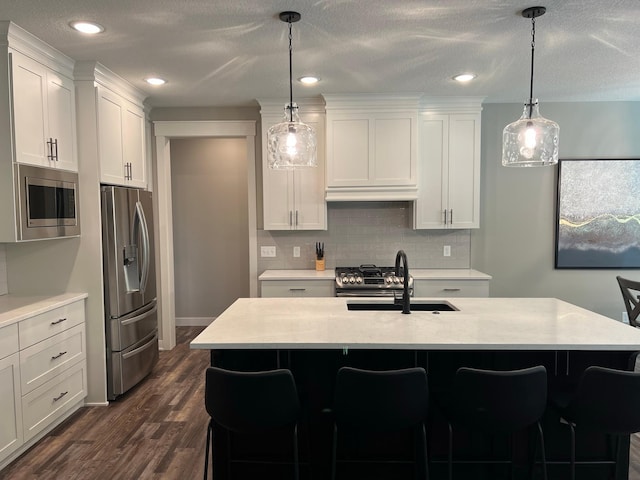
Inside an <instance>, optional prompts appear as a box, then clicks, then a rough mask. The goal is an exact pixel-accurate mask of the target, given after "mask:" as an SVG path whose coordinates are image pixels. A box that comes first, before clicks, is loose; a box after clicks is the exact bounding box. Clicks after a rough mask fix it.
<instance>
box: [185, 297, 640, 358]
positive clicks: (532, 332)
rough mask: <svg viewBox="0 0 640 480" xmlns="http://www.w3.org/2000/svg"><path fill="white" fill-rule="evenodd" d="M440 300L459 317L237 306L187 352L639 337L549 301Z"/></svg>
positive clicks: (253, 301)
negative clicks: (449, 306)
mask: <svg viewBox="0 0 640 480" xmlns="http://www.w3.org/2000/svg"><path fill="white" fill-rule="evenodd" d="M443 300H444V301H448V302H449V303H451V304H452V305H454V306H455V307H457V308H458V309H459V311H455V312H445V311H443V312H440V313H438V314H434V313H433V312H415V311H414V312H412V313H411V314H410V315H403V314H402V313H401V312H399V311H349V310H347V302H352V301H358V302H362V301H363V300H362V299H358V300H350V299H347V298H335V297H334V298H286V299H284V298H241V299H238V300H237V301H236V302H235V303H233V305H231V306H230V307H229V308H228V309H227V310H226V311H224V312H223V313H222V314H221V315H220V316H218V317H217V318H216V320H215V321H214V322H213V323H212V324H211V325H209V326H208V327H207V328H206V329H205V330H203V331H202V333H200V335H198V336H197V337H196V338H195V339H194V340H193V341H192V342H191V348H194V349H258V348H260V349H327V348H328V349H345V348H346V349H377V348H379V349H382V348H390V349H417V350H419V349H425V350H611V351H616V350H619V351H627V350H640V329H635V328H633V327H630V326H629V325H626V324H623V323H621V322H618V321H616V320H613V319H610V318H608V317H605V316H602V315H599V314H597V313H594V312H591V311H589V310H585V309H583V308H580V307H578V306H575V305H572V304H570V303H567V302H564V301H561V300H557V299H554V298H438V299H428V301H433V302H442V301H443ZM366 301H367V302H376V301H379V302H389V301H390V300H388V299H383V300H370V299H367V300H366ZM411 301H412V303H418V302H420V301H427V299H419V298H412V300H411Z"/></svg>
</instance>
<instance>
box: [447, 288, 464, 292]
mask: <svg viewBox="0 0 640 480" xmlns="http://www.w3.org/2000/svg"><path fill="white" fill-rule="evenodd" d="M460 290H462V289H461V288H443V289H442V291H443V292H459V291H460Z"/></svg>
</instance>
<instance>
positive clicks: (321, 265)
mask: <svg viewBox="0 0 640 480" xmlns="http://www.w3.org/2000/svg"><path fill="white" fill-rule="evenodd" d="M316 270H317V271H319V272H321V271H323V270H324V258H321V259H316Z"/></svg>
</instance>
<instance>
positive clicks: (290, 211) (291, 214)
mask: <svg viewBox="0 0 640 480" xmlns="http://www.w3.org/2000/svg"><path fill="white" fill-rule="evenodd" d="M289 226H290V227H293V210H289Z"/></svg>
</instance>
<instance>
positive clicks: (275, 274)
mask: <svg viewBox="0 0 640 480" xmlns="http://www.w3.org/2000/svg"><path fill="white" fill-rule="evenodd" d="M409 272H410V273H411V275H412V276H413V278H414V279H416V280H490V279H491V275H487V274H486V273H482V272H479V271H478V270H473V269H468V268H411V269H410V270H409ZM334 278H335V270H334V269H333V268H331V269H328V270H323V271H316V270H265V271H264V272H263V273H262V274H260V276H259V277H258V280H333V279H334Z"/></svg>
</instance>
